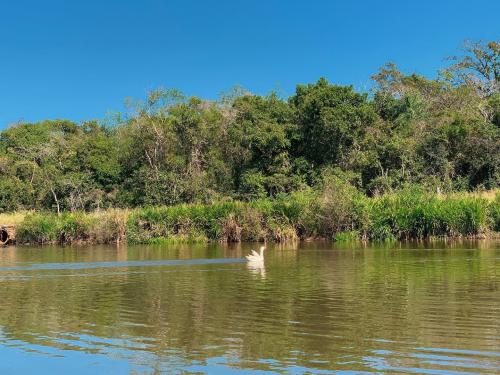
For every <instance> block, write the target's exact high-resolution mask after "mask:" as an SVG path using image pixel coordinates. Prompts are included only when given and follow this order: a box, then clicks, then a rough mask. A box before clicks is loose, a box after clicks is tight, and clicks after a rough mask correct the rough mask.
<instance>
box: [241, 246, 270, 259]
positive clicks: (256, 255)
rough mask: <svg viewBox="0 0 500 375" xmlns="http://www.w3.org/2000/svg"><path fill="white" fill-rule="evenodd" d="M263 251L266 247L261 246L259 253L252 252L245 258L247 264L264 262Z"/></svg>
mask: <svg viewBox="0 0 500 375" xmlns="http://www.w3.org/2000/svg"><path fill="white" fill-rule="evenodd" d="M264 250H266V247H265V246H261V247H260V253H258V252H256V251H255V250H252V253H251V254H249V255H247V256H245V258H247V261H248V262H252V263H258V262H264Z"/></svg>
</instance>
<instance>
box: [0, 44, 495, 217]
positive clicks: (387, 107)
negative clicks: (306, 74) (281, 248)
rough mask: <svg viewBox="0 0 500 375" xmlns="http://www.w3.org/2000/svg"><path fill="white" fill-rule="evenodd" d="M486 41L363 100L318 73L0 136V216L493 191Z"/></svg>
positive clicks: (155, 99) (380, 84)
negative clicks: (271, 86) (335, 194)
mask: <svg viewBox="0 0 500 375" xmlns="http://www.w3.org/2000/svg"><path fill="white" fill-rule="evenodd" d="M499 56H500V44H499V43H498V42H490V43H472V44H468V45H467V46H466V49H465V53H464V55H462V56H459V57H457V58H455V59H454V60H453V61H452V62H451V64H450V65H448V66H447V67H446V68H445V69H443V70H442V71H441V72H440V74H439V75H438V76H437V78H435V79H428V78H425V77H422V76H419V75H417V74H411V75H405V74H403V73H402V72H400V71H399V70H398V69H397V68H396V66H395V65H393V64H387V65H386V66H384V67H382V68H381V69H380V71H379V72H378V73H376V74H375V75H374V76H373V78H374V80H375V87H374V89H373V91H372V92H370V93H361V92H357V91H356V90H355V89H354V88H353V87H352V86H338V85H334V84H331V83H329V82H328V81H327V80H326V79H324V78H321V79H319V80H318V81H317V82H316V83H312V84H306V85H302V84H301V85H298V86H297V88H296V91H295V93H294V94H293V95H292V96H291V97H289V98H288V99H286V100H285V99H282V98H280V97H279V96H277V95H276V94H274V93H272V94H270V95H267V96H259V95H252V94H250V93H247V92H245V91H244V90H242V89H235V90H233V91H232V92H231V93H229V94H227V95H224V96H223V97H222V98H221V99H220V100H217V101H209V100H202V99H200V98H196V97H189V98H187V97H184V96H183V95H181V94H180V93H179V92H177V91H175V90H155V91H153V92H151V93H150V94H149V95H148V97H147V99H146V100H145V101H143V102H134V103H129V104H130V105H129V107H128V108H129V110H128V111H127V112H126V113H123V114H121V115H120V116H117V118H116V120H115V122H114V123H113V124H106V125H105V124H102V123H99V122H96V121H89V122H84V123H82V124H76V123H73V122H71V121H66V120H56V121H42V122H39V123H33V124H31V123H21V124H17V125H14V126H11V127H10V128H8V129H6V130H4V131H2V132H1V133H0V212H9V211H16V210H32V209H34V210H51V211H54V212H64V211H72V212H74V211H81V210H86V211H92V210H96V209H104V208H112V207H121V208H127V207H128V208H132V207H141V206H170V205H176V204H182V203H196V204H208V203H214V202H230V201H254V200H262V199H275V198H277V197H278V198H279V197H280V196H282V195H283V194H290V193H291V192H296V191H304V192H306V191H308V190H310V189H312V190H316V191H319V190H320V189H324V186H325V181H326V180H327V179H328V178H332V176H334V177H335V178H337V179H338V178H340V179H342V180H343V181H344V182H346V183H348V184H349V185H350V186H353V187H354V188H355V189H356V190H357V191H359V192H361V193H363V194H365V195H367V196H378V195H382V194H384V193H388V192H394V191H398V190H400V189H404V188H407V187H408V186H410V185H419V186H421V187H423V188H424V190H428V191H436V190H438V191H440V192H452V191H472V190H479V189H495V188H497V187H498V186H499V182H500V164H499V161H500V153H499V151H498V150H499V149H500V147H499V146H500V136H499V135H500V91H499V88H500V83H499V82H500V72H499V69H500V68H499V66H500V63H499V61H500V57H499Z"/></svg>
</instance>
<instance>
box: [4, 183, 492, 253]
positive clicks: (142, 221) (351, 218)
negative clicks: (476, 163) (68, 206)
mask: <svg viewBox="0 0 500 375" xmlns="http://www.w3.org/2000/svg"><path fill="white" fill-rule="evenodd" d="M9 220H10V221H11V223H7V221H9ZM13 221H15V223H12V222H13ZM0 224H15V225H16V228H17V237H16V241H17V243H20V244H50V243H60V244H70V243H96V244H97V243H117V242H125V241H126V242H128V243H145V244H153V243H193V242H208V241H217V242H243V241H273V242H285V241H292V240H305V239H311V238H322V239H328V240H336V241H350V240H407V239H423V238H431V237H449V238H455V237H474V238H484V237H490V236H497V235H498V232H499V231H500V194H499V193H496V194H491V193H490V194H483V195H478V194H466V193H464V194H450V195H438V194H429V193H425V192H422V191H418V190H405V191H400V192H397V193H392V194H386V195H384V196H381V197H371V198H370V197H366V196H365V195H363V194H360V193H357V192H355V191H354V190H342V189H341V190H337V191H335V192H332V191H323V192H321V193H317V192H313V191H305V192H296V193H292V194H289V195H282V196H279V197H278V198H277V199H274V200H257V201H253V202H219V203H213V204H183V205H176V206H170V207H149V208H138V209H133V210H126V209H109V210H100V211H96V212H73V213H63V214H61V215H56V214H54V213H49V212H27V213H15V214H11V215H6V214H3V215H0Z"/></svg>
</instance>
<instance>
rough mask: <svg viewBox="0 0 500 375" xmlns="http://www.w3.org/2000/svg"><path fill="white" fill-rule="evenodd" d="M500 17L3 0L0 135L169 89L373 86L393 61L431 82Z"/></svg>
mask: <svg viewBox="0 0 500 375" xmlns="http://www.w3.org/2000/svg"><path fill="white" fill-rule="evenodd" d="M499 15H500V1H499V0H489V1H482V0H475V1H471V0H433V1H429V0H418V1H405V0H372V1H368V0H366V1H361V0H358V1H349V0H343V1H337V0H324V1H323V0H321V1H320V0H316V1H315V0H308V1H306V0H304V1H294V0H246V1H240V0H218V1H213V0H199V1H194V0H85V1H76V0H43V1H41V0H31V1H29V0H15V1H1V3H0V103H1V104H0V128H3V127H5V126H7V125H8V124H11V123H13V122H16V121H21V120H24V121H37V120H42V119H49V118H51V119H54V118H68V119H71V120H75V121H80V120H84V119H94V118H103V117H105V116H106V114H107V113H109V112H110V111H121V110H123V108H124V107H123V102H124V98H126V97H130V96H131V97H134V98H142V97H144V95H145V93H146V92H147V91H148V90H149V89H152V88H155V87H159V86H161V87H167V88H170V87H175V88H178V89H180V90H182V91H183V92H184V93H185V94H187V95H198V96H201V97H205V98H217V97H218V95H219V94H220V93H221V92H223V91H227V90H228V89H230V88H231V87H232V86H234V85H235V84H240V85H241V86H243V87H245V88H247V89H248V90H250V91H252V92H255V93H260V94H264V93H267V92H269V91H271V90H277V91H278V92H279V93H280V94H281V95H283V96H288V95H290V94H291V93H293V91H294V88H295V85H296V84H297V83H306V82H313V81H315V80H317V79H318V78H319V77H320V76H325V77H326V78H328V79H329V80H330V81H332V82H335V83H340V84H353V85H354V86H355V87H356V88H358V89H361V90H363V89H367V88H368V87H369V86H370V75H371V74H373V73H374V72H376V70H377V69H378V67H380V66H381V65H382V64H383V63H385V62H387V61H394V62H396V63H397V64H398V65H399V66H400V68H401V69H402V70H403V71H405V72H413V71H416V72H418V73H421V74H425V75H428V76H432V75H434V73H435V71H436V70H437V69H438V68H439V67H441V66H442V65H443V58H444V57H445V56H447V55H450V54H456V53H457V52H458V48H459V47H460V45H461V43H462V41H463V40H464V39H472V40H476V39H484V40H492V39H498V38H499V37H500V21H499V18H500V16H499Z"/></svg>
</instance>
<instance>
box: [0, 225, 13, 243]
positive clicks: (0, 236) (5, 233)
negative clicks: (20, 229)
mask: <svg viewBox="0 0 500 375" xmlns="http://www.w3.org/2000/svg"><path fill="white" fill-rule="evenodd" d="M15 242H16V227H15V226H14V225H0V246H6V245H10V244H13V243H15Z"/></svg>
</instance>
